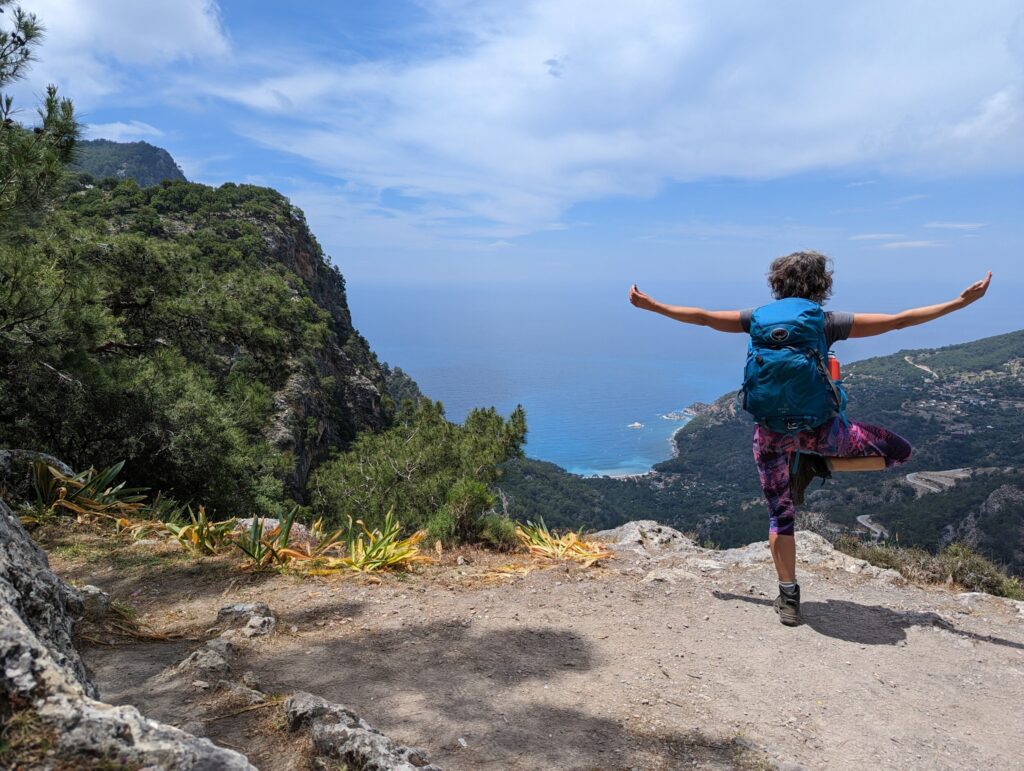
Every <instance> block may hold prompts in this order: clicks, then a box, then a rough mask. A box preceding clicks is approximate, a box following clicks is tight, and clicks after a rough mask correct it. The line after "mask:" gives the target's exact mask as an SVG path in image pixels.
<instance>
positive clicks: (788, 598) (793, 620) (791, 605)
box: [775, 586, 800, 626]
mask: <svg viewBox="0 0 1024 771" xmlns="http://www.w3.org/2000/svg"><path fill="white" fill-rule="evenodd" d="M775 612H776V613H778V614H779V621H781V622H782V623H783V624H785V625H786V626H796V625H797V624H799V623H800V587H799V586H798V587H797V588H796V591H795V592H794V593H793V594H787V593H786V592H782V591H780V592H779V596H778V597H776V598H775Z"/></svg>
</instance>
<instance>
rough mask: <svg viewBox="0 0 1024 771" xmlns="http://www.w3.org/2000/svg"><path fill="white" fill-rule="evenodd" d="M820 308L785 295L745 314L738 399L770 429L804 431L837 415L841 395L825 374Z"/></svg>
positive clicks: (842, 404) (840, 389)
mask: <svg viewBox="0 0 1024 771" xmlns="http://www.w3.org/2000/svg"><path fill="white" fill-rule="evenodd" d="M827 361H828V342H827V340H826V339H825V312H824V311H823V310H822V309H821V306H820V305H818V304H817V303H814V302H811V301H810V300H805V299H803V298H801V297H787V298H785V299H783V300H777V301H776V302H773V303H770V304H769V305H764V306H761V307H760V308H758V309H756V310H755V311H754V312H753V314H752V315H751V317H750V347H749V349H748V352H747V365H746V368H745V369H744V372H743V388H741V389H740V393H739V398H740V399H742V404H743V409H745V410H746V411H747V412H749V413H750V414H751V415H753V416H754V419H755V420H756V421H757V422H758V424H760V425H761V426H763V427H764V428H767V429H769V430H770V431H776V432H778V433H783V434H796V433H798V432H800V431H809V430H811V429H814V428H817V427H818V426H820V425H821V424H822V423H825V422H826V421H827V420H830V419H831V418H833V417H835V416H836V415H838V416H839V417H841V418H842V419H843V420H844V421H845V419H846V418H845V410H846V393H845V391H843V387H842V386H841V385H840V384H839V383H837V382H835V381H833V380H832V378H831V377H829V374H828V365H827Z"/></svg>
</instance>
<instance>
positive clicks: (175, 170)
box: [71, 139, 185, 187]
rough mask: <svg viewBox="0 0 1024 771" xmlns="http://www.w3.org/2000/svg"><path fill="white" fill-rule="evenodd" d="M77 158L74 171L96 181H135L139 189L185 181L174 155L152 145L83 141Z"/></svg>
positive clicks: (77, 145) (72, 167)
mask: <svg viewBox="0 0 1024 771" xmlns="http://www.w3.org/2000/svg"><path fill="white" fill-rule="evenodd" d="M74 157H75V161H74V163H73V164H71V169H72V170H74V171H83V172H85V173H86V174H88V175H90V176H91V177H94V178H95V179H106V178H108V177H113V178H115V179H117V180H125V179H134V180H135V182H136V183H137V184H138V185H139V187H149V186H150V185H159V184H160V183H161V182H163V181H164V180H168V181H171V182H184V181H185V175H184V173H182V171H181V167H179V166H178V164H177V163H175V161H174V158H172V157H171V154H170V153H168V152H167V151H166V150H164V149H163V148H161V147H154V146H153V145H151V144H149V143H148V142H112V141H110V140H109V139H87V140H82V141H79V142H77V143H76V144H75V152H74Z"/></svg>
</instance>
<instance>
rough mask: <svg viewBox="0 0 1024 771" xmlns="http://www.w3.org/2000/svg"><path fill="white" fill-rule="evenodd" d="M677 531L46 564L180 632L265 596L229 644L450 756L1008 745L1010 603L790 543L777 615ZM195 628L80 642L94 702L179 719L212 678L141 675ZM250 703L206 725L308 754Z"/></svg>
mask: <svg viewBox="0 0 1024 771" xmlns="http://www.w3.org/2000/svg"><path fill="white" fill-rule="evenodd" d="M687 548H688V549H689V551H688V552H686V553H678V554H666V555H665V556H663V557H661V558H659V559H657V560H651V559H648V558H646V557H643V556H635V555H632V554H622V555H620V556H618V557H617V558H616V559H614V560H612V561H610V562H609V563H608V567H607V568H598V569H590V570H582V569H577V568H569V569H565V568H564V567H561V566H556V567H547V568H545V569H535V570H532V571H531V572H528V573H526V574H522V573H508V574H505V575H502V574H500V573H498V572H496V571H495V568H496V567H499V566H500V565H501V564H502V563H507V562H508V561H509V558H507V557H497V556H494V555H486V554H482V553H476V552H465V555H466V556H468V557H469V559H470V560H471V564H467V565H463V566H458V565H455V564H453V562H454V559H455V555H446V558H445V564H443V565H439V566H435V567H432V568H429V569H428V570H426V571H425V572H423V573H421V574H418V575H415V576H412V577H409V578H405V579H401V578H395V577H388V578H385V580H383V581H382V582H381V583H367V582H365V581H362V580H359V579H355V580H353V579H343V580H328V579H306V580H302V581H300V580H298V579H296V578H293V577H288V576H278V575H272V576H269V577H265V578H257V579H253V578H251V577H248V576H245V575H244V574H239V573H238V572H237V571H236V570H235V569H234V568H233V567H232V566H230V565H229V564H228V563H227V562H226V561H224V560H220V561H218V560H212V561H211V560H208V561H205V562H203V563H200V564H193V563H191V562H188V561H184V562H182V561H178V562H173V563H168V564H166V565H163V566H162V567H161V568H160V569H159V570H155V569H154V566H153V565H148V566H145V568H144V569H143V568H138V569H135V568H132V569H120V570H114V569H112V568H111V566H110V564H109V563H108V562H107V561H105V560H104V559H100V558H92V559H90V560H86V559H82V558H81V555H77V556H74V557H62V556H60V553H58V554H56V555H55V556H54V557H53V563H54V566H55V567H56V568H57V569H58V570H59V571H60V572H62V573H64V575H65V576H67V577H70V578H73V579H75V580H78V581H80V582H86V581H88V582H91V583H95V584H97V585H99V586H101V587H103V588H105V589H107V590H108V591H111V592H113V593H114V594H115V595H118V596H120V597H122V598H124V599H128V600H130V601H131V602H132V603H134V604H135V605H136V606H137V607H138V608H139V609H140V610H141V611H142V618H143V620H146V621H148V622H149V623H151V624H152V625H153V626H155V627H159V628H162V629H173V630H179V631H187V632H190V633H192V634H194V635H195V636H196V637H197V638H202V637H204V635H205V634H207V632H206V629H207V627H209V626H211V625H212V623H213V621H212V620H213V618H214V617H215V616H216V611H217V608H218V607H220V606H222V605H225V604H227V603H229V602H238V601H245V600H257V599H258V600H263V601H265V602H267V603H268V604H269V605H270V606H271V608H273V609H274V610H275V611H276V612H277V613H278V614H279V616H280V624H279V626H278V631H277V632H276V633H275V634H274V635H272V636H270V637H267V638H261V639H254V640H253V641H250V642H248V643H246V644H245V645H244V646H243V650H242V657H243V664H242V665H241V666H242V667H243V668H245V669H249V670H252V671H253V672H254V673H255V675H257V676H258V678H259V680H260V682H261V683H262V685H261V688H262V690H264V691H265V692H267V693H273V692H280V693H287V692H289V691H291V690H294V689H303V690H308V691H311V692H313V693H316V694H319V695H321V696H324V697H326V698H328V699H330V700H332V701H338V702H341V703H345V704H347V705H349V706H351V707H352V708H354V709H355V710H356V711H357V712H358V713H360V714H361V715H363V716H364V717H366V718H367V719H368V720H370V721H371V722H372V723H373V724H374V725H376V726H377V727H378V728H380V729H382V730H384V731H385V732H387V733H388V734H389V735H391V736H392V737H394V738H395V739H397V740H399V741H401V742H404V743H408V744H411V745H415V746H418V747H420V748H422V749H423V750H425V751H426V753H427V755H428V756H429V758H430V760H431V761H433V762H435V763H438V764H440V765H441V766H443V767H444V768H447V769H549V768H558V769H617V768H623V769H624V768H644V769H658V768H664V769H670V768H671V769H675V768H680V767H690V766H694V765H697V766H700V767H704V768H737V767H739V768H751V767H753V768H769V767H774V766H776V765H780V766H782V767H786V768H793V767H794V766H793V765H789V764H796V765H798V766H803V767H806V768H810V769H818V768H820V769H826V768H827V769H862V768H920V769H925V768H927V769H934V768H949V769H954V768H956V769H960V768H965V767H970V768H983V767H989V768H1011V767H1014V766H1016V765H1018V764H1019V762H1020V758H1021V757H1022V756H1024V713H1021V711H1020V705H1021V704H1022V703H1024V613H1022V612H1021V611H1018V609H1017V607H1015V606H1014V605H1013V604H1012V603H1009V602H1007V601H1002V600H997V599H994V598H990V597H987V596H979V595H966V596H961V595H958V594H956V593H954V592H952V591H947V590H943V589H921V588H917V587H906V586H903V587H900V586H895V585H892V584H890V583H887V582H885V581H883V580H881V579H879V578H871V577H866V576H865V575H863V574H861V575H855V574H852V573H850V572H847V570H844V569H841V568H838V567H834V566H830V565H828V564H820V565H804V566H802V567H801V576H800V580H801V585H802V587H803V594H804V606H803V614H804V619H805V623H804V624H803V625H802V626H799V627H796V628H787V627H783V626H781V625H780V624H779V623H778V621H777V620H776V617H775V615H774V613H773V612H772V610H771V607H770V603H771V601H772V599H773V597H774V590H775V584H774V576H773V573H772V570H771V568H770V566H769V565H768V563H767V560H766V557H767V554H763V555H762V554H760V553H758V552H757V551H756V549H755V550H754V551H753V552H751V551H750V547H748V550H747V552H748V553H749V554H753V555H754V557H755V558H756V561H754V562H753V563H752V564H727V561H726V560H725V559H724V557H723V556H722V554H723V553H717V552H705V551H703V550H696V549H694V548H692V547H687ZM840 556H842V555H840ZM744 559H746V557H744ZM845 560H846V562H842V561H840V562H839V563H837V564H846V565H847V567H849V564H848V563H849V558H845ZM515 564H516V565H518V566H519V567H520V568H528V567H529V563H528V562H527V561H525V560H523V559H519V560H516V561H515ZM198 645H199V643H198V642H191V643H189V642H182V641H178V642H173V643H151V644H145V645H132V646H126V647H116V648H115V647H94V648H90V649H88V651H87V662H88V664H89V666H90V667H91V668H92V670H93V671H94V673H95V676H96V679H97V682H98V685H99V687H100V690H101V692H102V694H103V696H104V697H105V698H106V699H107V700H110V701H113V702H114V703H121V702H131V703H134V704H137V705H138V706H139V707H140V708H141V709H143V711H144V712H147V713H150V714H152V715H153V716H154V717H158V718H161V719H164V720H167V721H168V722H172V723H178V724H183V723H188V722H190V721H193V722H194V721H195V719H196V715H197V714H198V709H199V708H198V707H197V703H199V702H201V701H202V700H203V699H204V698H206V696H204V695H202V694H199V693H197V695H196V696H195V697H194V701H191V702H190V701H185V702H182V701H180V700H179V701H177V702H175V701H174V699H171V698H169V697H168V695H167V694H161V693H160V691H159V688H157V687H155V686H154V683H155V682H156V681H155V680H154V679H153V678H154V675H155V674H156V673H157V672H159V670H160V669H161V668H163V667H164V666H168V665H169V664H173V663H175V662H177V661H180V660H181V657H182V655H183V652H185V651H187V650H188V649H190V646H191V647H192V648H194V647H197V646H198ZM265 712H267V711H265ZM253 714H256V713H253ZM267 720H268V721H269V722H263V723H260V724H258V725H254V724H246V725H241V724H237V723H233V722H232V721H231V720H220V721H216V722H210V723H207V724H206V726H205V730H206V732H207V733H208V735H210V736H211V738H214V740H215V741H222V742H224V743H226V744H231V745H233V746H235V747H239V746H241V747H245V748H247V750H248V751H249V754H250V757H251V758H252V759H253V761H254V762H255V763H256V764H257V765H259V766H260V767H261V768H299V767H302V766H301V764H300V762H299V761H298V760H296V759H294V758H292V757H290V756H289V755H288V754H287V753H285V752H282V751H281V749H280V747H281V745H279V744H278V743H277V740H276V739H275V738H274V735H273V732H274V731H275V730H279V729H275V728H274V724H273V723H274V721H273V720H270V719H269V717H268V718H267Z"/></svg>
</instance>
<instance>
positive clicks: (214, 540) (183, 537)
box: [163, 506, 235, 555]
mask: <svg viewBox="0 0 1024 771" xmlns="http://www.w3.org/2000/svg"><path fill="white" fill-rule="evenodd" d="M188 516H189V520H190V521H189V522H188V523H186V524H180V523H177V522H164V523H163V526H164V528H166V529H167V530H168V531H170V533H171V535H173V536H174V537H175V538H177V539H178V542H179V543H180V544H181V545H182V546H184V547H185V548H186V549H188V550H189V551H190V552H192V554H196V555H199V554H216V553H217V552H219V551H220V550H221V549H223V548H224V547H225V546H226V545H227V544H228V540H229V535H230V534H231V531H232V530H233V529H234V527H235V518H234V517H232V518H231V519H226V520H224V521H222V522H211V521H210V519H209V517H207V515H206V507H205V506H200V507H199V513H198V514H196V513H195V512H193V511H192V507H191V506H189V507H188Z"/></svg>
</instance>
